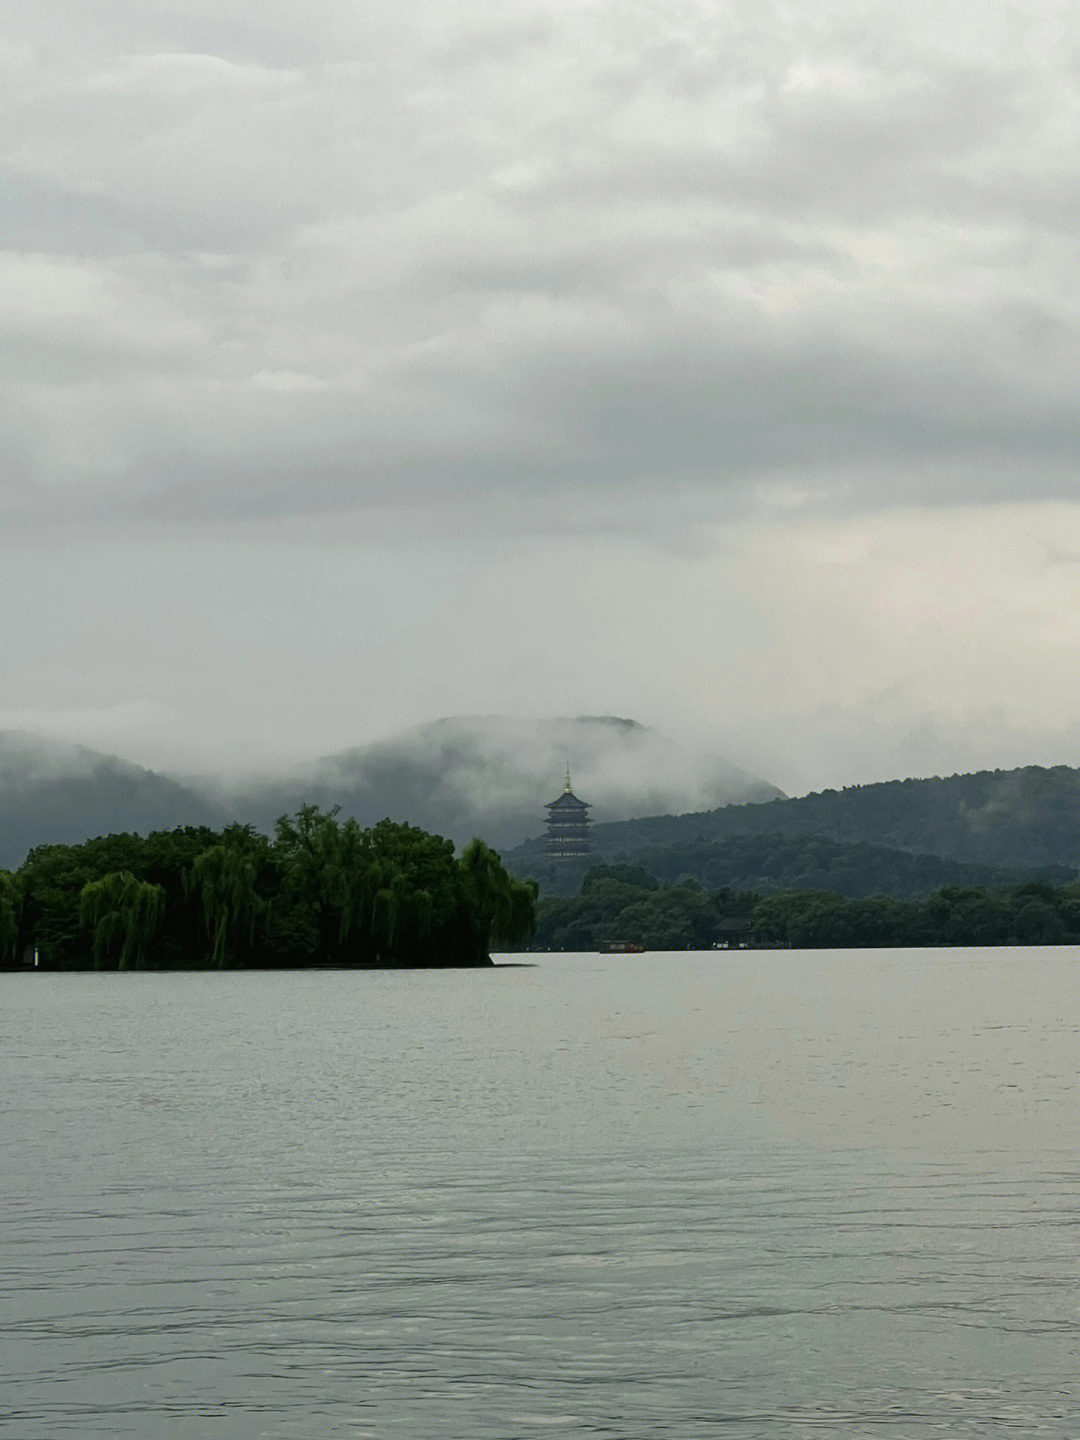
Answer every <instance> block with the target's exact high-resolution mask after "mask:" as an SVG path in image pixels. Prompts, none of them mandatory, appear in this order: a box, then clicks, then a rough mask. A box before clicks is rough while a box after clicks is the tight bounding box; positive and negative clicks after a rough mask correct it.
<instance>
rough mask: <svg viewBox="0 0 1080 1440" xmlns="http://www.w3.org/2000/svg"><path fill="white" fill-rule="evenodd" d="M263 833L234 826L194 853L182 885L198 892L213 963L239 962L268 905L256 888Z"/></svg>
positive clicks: (252, 938)
mask: <svg viewBox="0 0 1080 1440" xmlns="http://www.w3.org/2000/svg"><path fill="white" fill-rule="evenodd" d="M259 845H260V841H259V837H257V836H256V834H255V832H254V831H253V830H252V829H251V828H250V827H249V826H231V827H230V828H229V829H228V830H226V831H225V834H224V835H223V837H222V840H221V843H220V844H218V845H212V846H210V847H209V848H208V849H206V850H204V851H203V852H202V854H201V855H198V856H196V858H195V860H194V861H193V862H192V865H191V869H190V870H189V871H188V873H187V875H186V876H185V877H184V888H185V889H186V891H187V892H188V894H191V893H193V892H195V891H197V892H198V894H199V896H200V899H201V901H202V914H203V925H204V927H205V929H206V934H207V938H208V939H209V941H210V961H211V964H213V965H216V966H217V967H219V968H222V967H224V966H225V965H226V964H227V963H228V962H229V961H230V960H231V961H232V962H233V963H235V961H236V960H237V958H238V956H239V954H240V951H241V949H242V947H243V946H244V945H245V944H246V945H247V946H248V947H249V948H250V946H251V945H252V943H253V942H254V939H255V925H256V922H257V921H258V919H259V916H260V915H261V914H262V913H263V911H264V910H265V909H266V903H265V901H264V900H263V899H262V897H261V896H260V895H259V893H258V888H257V887H258V880H259V862H260V855H259Z"/></svg>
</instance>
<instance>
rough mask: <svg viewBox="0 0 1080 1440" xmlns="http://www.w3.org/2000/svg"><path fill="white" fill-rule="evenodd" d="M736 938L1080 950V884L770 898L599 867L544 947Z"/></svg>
mask: <svg viewBox="0 0 1080 1440" xmlns="http://www.w3.org/2000/svg"><path fill="white" fill-rule="evenodd" d="M732 938H734V939H735V940H736V941H737V942H746V943H749V944H752V945H760V946H764V947H788V946H790V947H791V948H793V949H836V948H849V947H850V948H859V949H862V948H875V947H910V946H949V945H1049V944H1076V943H1080V883H1076V882H1074V883H1070V884H1067V885H1051V884H1049V883H1048V882H1045V881H1025V882H1022V883H1017V884H1012V885H1008V886H1005V887H1002V888H1000V889H988V888H986V887H982V886H974V885H947V886H942V887H940V888H939V889H936V890H934V891H932V892H931V893H930V894H929V895H925V896H919V897H914V898H906V899H905V898H900V897H897V896H890V895H872V896H861V897H848V896H843V895H840V894H837V893H835V892H831V891H824V890H786V891H781V892H778V893H774V894H761V893H760V892H757V891H753V890H735V889H732V888H729V887H721V888H718V889H712V890H709V889H706V888H704V887H703V886H702V885H701V884H700V883H699V882H698V881H696V880H692V879H684V880H682V881H679V882H676V883H673V884H662V883H661V882H660V881H658V880H657V879H656V877H655V876H652V875H650V874H649V873H648V872H647V871H645V870H644V869H643V868H641V867H640V866H633V865H627V864H615V865H598V866H594V867H593V868H592V869H591V870H589V872H588V873H587V874H586V876H585V878H584V880H583V882H582V887H581V893H580V895H577V896H545V897H544V898H542V899H541V901H540V904H539V907H538V913H537V930H536V936H535V940H534V945H535V947H536V948H538V949H550V950H586V951H587V950H598V949H599V948H600V946H601V945H604V944H608V943H611V942H617V941H624V940H629V941H634V942H636V943H637V944H639V945H641V946H643V947H644V948H645V949H646V950H687V949H707V948H709V947H710V946H712V945H714V944H716V943H717V942H720V943H726V942H727V941H728V940H730V939H732Z"/></svg>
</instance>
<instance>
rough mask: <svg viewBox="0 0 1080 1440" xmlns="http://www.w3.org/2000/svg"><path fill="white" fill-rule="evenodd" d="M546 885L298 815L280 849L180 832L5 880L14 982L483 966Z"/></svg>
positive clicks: (245, 834) (236, 831)
mask: <svg viewBox="0 0 1080 1440" xmlns="http://www.w3.org/2000/svg"><path fill="white" fill-rule="evenodd" d="M536 899H537V887H536V885H535V884H534V883H532V882H530V881H526V880H518V879H514V878H513V877H511V876H510V875H509V874H508V873H507V871H506V870H505V868H504V867H503V865H502V862H501V860H500V858H499V856H498V855H497V854H496V852H495V851H494V850H492V849H491V848H490V847H489V846H488V845H486V844H485V843H484V841H482V840H479V839H474V840H472V841H471V842H470V843H469V844H468V845H466V846H465V848H464V849H463V851H462V853H461V854H460V855H458V854H457V853H456V851H455V848H454V845H453V843H452V842H451V841H449V840H445V839H443V838H442V837H441V836H438V835H430V834H428V833H427V832H426V831H424V830H420V829H417V828H415V827H413V826H411V825H406V824H399V823H394V822H391V821H390V820H383V821H381V822H380V823H379V824H377V825H374V826H372V827H370V828H367V829H362V828H361V827H360V826H359V825H358V824H357V822H356V821H355V820H345V821H340V820H339V818H338V812H337V810H336V809H334V810H329V811H323V810H320V809H319V807H318V806H315V805H306V806H302V807H301V808H300V809H299V810H298V811H297V813H296V814H295V815H292V816H282V817H281V818H280V819H279V820H278V822H277V824H276V826H275V828H274V833H273V835H272V836H266V835H263V834H261V833H260V832H259V831H257V830H256V829H255V828H254V827H253V826H250V825H239V824H236V825H230V826H227V827H226V828H225V829H224V830H222V831H214V830H212V829H210V828H208V827H205V826H185V827H181V828H177V829H174V830H162V831H155V832H153V833H151V834H149V835H146V836H140V835H136V834H119V835H107V836H102V837H100V838H97V839H93V840H87V841H85V842H84V843H83V844H80V845H42V846H39V847H38V848H36V849H34V850H32V851H31V852H30V854H29V855H28V856H27V859H26V861H25V863H24V864H23V865H22V866H21V867H20V869H19V870H17V871H14V872H11V871H0V962H3V964H4V965H5V967H6V968H12V967H13V966H16V965H19V966H21V965H27V964H30V965H34V964H36V966H37V967H38V968H42V969H48V970H89V969H96V970H135V969H189V968H218V969H228V968H286V967H313V966H338V967H364V968H374V967H420V966H423V967H434V966H438V967H447V966H478V965H490V964H491V963H492V961H491V951H492V949H493V948H495V947H505V948H513V947H516V946H519V945H521V944H523V943H524V942H525V941H526V940H527V939H528V938H529V936H530V935H531V934H532V933H533V930H534V929H535V924H536Z"/></svg>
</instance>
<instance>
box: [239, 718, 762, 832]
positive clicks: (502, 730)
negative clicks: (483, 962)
mask: <svg viewBox="0 0 1080 1440" xmlns="http://www.w3.org/2000/svg"><path fill="white" fill-rule="evenodd" d="M568 763H569V764H570V766H571V770H572V778H573V784H574V790H575V793H576V794H577V795H579V796H580V797H581V799H583V800H587V801H588V802H589V803H590V804H591V805H592V806H593V814H594V815H595V816H596V817H597V818H599V819H603V820H622V819H627V818H629V817H631V816H636V815H653V814H657V813H662V812H665V811H668V812H670V811H671V810H674V809H683V808H689V807H690V806H694V807H695V808H701V807H714V806H720V805H726V804H731V803H741V802H746V801H751V800H767V799H772V798H773V797H775V796H777V795H779V794H780V791H778V790H777V789H776V787H775V786H773V785H769V784H766V783H765V782H764V781H761V780H756V779H754V778H753V777H751V776H749V775H746V774H745V773H744V772H743V771H741V770H739V769H737V768H736V767H735V766H732V765H729V764H727V763H726V762H725V761H724V760H722V759H720V758H719V757H717V756H716V755H714V754H708V753H706V752H704V751H702V750H700V749H692V748H690V747H687V746H683V745H680V744H678V743H676V742H675V741H673V740H671V739H669V738H668V737H666V736H665V735H663V734H661V733H659V732H658V731H655V730H651V729H648V728H646V727H645V726H643V725H639V724H638V723H637V722H636V721H634V720H625V719H619V718H617V717H614V716H580V717H578V718H576V719H569V718H563V719H552V720H544V719H524V720H520V719H510V718H506V717H503V716H464V717H458V718H454V719H445V720H437V721H435V722H433V723H431V724H428V725H422V726H420V727H418V728H417V729H414V730H409V731H406V732H405V733H404V734H402V735H398V736H394V737H392V738H390V739H387V740H383V741H380V742H377V743H375V744H372V745H366V746H363V747H360V748H357V749H354V750H347V751H344V752H343V753H341V754H338V755H331V756H327V757H325V758H323V759H322V760H320V761H318V762H317V763H316V764H315V765H313V766H312V767H311V769H310V771H309V772H308V773H307V774H302V775H298V776H295V777H289V778H286V779H284V780H281V779H276V780H275V779H272V778H271V779H267V780H264V781H261V782H247V783H246V784H244V785H241V786H235V787H233V788H231V789H229V790H225V791H222V792H218V794H217V796H216V802H217V803H218V804H223V805H224V806H225V808H227V809H231V810H232V811H234V812H235V813H237V814H240V815H242V816H243V817H244V818H245V819H248V820H251V821H253V822H254V823H255V824H256V825H258V826H259V827H260V828H264V829H265V828H269V826H270V825H272V823H273V821H274V819H275V818H276V817H277V816H278V815H280V814H282V813H284V812H286V811H293V810H295V809H296V807H297V806H298V805H299V804H302V803H304V802H305V801H313V802H315V803H317V804H320V805H324V806H327V805H340V806H341V810H342V814H343V815H346V816H354V817H355V818H356V819H357V820H359V821H360V822H361V824H365V825H370V824H374V823H375V822H376V821H378V820H381V819H383V818H386V817H388V818H389V819H391V820H406V821H408V822H409V823H410V824H413V825H419V826H421V827H422V828H423V829H425V830H432V831H434V832H435V833H436V834H439V835H446V836H448V837H450V838H451V839H453V840H455V841H456V842H458V843H459V844H460V843H464V842H465V841H468V840H469V839H471V837H472V836H473V835H481V836H483V838H484V839H485V840H487V841H488V842H489V844H492V845H494V846H496V847H505V846H509V845H516V844H519V843H521V842H522V841H523V840H525V839H526V838H528V837H529V836H535V835H538V834H540V833H541V832H542V830H543V827H544V805H545V803H546V802H547V801H549V800H554V799H555V798H556V796H557V795H558V794H559V793H560V792H561V790H562V788H563V776H564V769H565V766H566V765H567V764H568Z"/></svg>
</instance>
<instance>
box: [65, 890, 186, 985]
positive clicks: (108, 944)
mask: <svg viewBox="0 0 1080 1440" xmlns="http://www.w3.org/2000/svg"><path fill="white" fill-rule="evenodd" d="M164 913H165V890H164V888H163V887H162V886H161V885H151V884H150V883H149V882H148V881H146V880H137V879H136V878H135V876H134V875H132V874H131V872H130V871H128V870H123V871H112V872H110V873H109V874H108V875H103V876H102V877H101V879H100V880H90V881H88V882H87V884H85V885H84V886H83V888H82V890H81V892H80V895H79V923H80V924H81V925H83V926H86V927H87V928H89V929H90V930H92V932H93V956H94V965H95V967H96V968H97V969H98V970H103V969H105V968H110V969H112V968H115V969H118V970H129V969H132V968H134V969H142V967H143V965H144V964H145V963H146V951H147V946H148V945H149V944H150V942H151V941H152V940H153V938H154V936H155V934H156V933H157V928H158V926H159V925H160V924H161V920H162V917H163V916H164Z"/></svg>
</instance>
